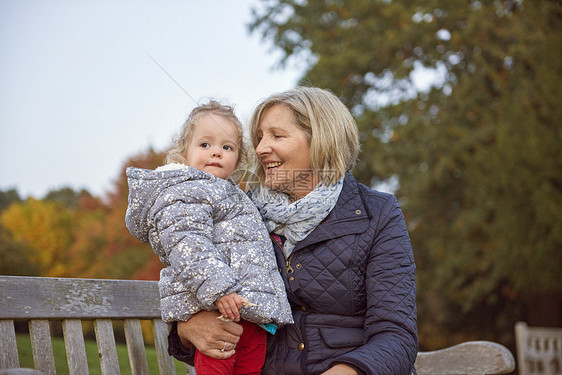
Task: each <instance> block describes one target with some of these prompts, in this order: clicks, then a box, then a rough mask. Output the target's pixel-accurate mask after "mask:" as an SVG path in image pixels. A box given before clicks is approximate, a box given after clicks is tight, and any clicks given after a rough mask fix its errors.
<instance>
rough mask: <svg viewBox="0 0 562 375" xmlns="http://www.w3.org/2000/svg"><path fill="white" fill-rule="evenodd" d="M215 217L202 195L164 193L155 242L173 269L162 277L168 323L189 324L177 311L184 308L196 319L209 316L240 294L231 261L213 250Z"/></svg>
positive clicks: (200, 192)
mask: <svg viewBox="0 0 562 375" xmlns="http://www.w3.org/2000/svg"><path fill="white" fill-rule="evenodd" d="M214 214H215V213H214V212H213V207H212V205H211V203H210V202H209V201H208V200H207V195H206V194H205V192H204V190H202V189H192V190H191V191H190V194H189V195H186V194H174V193H173V191H172V192H164V193H163V194H162V196H161V197H160V198H159V199H158V200H157V202H156V204H155V205H154V207H153V210H152V213H151V216H152V218H153V222H154V227H155V234H156V235H155V236H151V241H159V242H160V246H159V247H158V248H160V249H161V251H162V252H163V253H164V254H158V255H160V256H161V258H163V259H167V263H168V264H167V267H166V268H165V269H164V270H163V271H162V273H161V277H160V293H161V297H162V303H161V308H162V316H163V317H166V320H186V319H185V312H182V311H177V312H176V311H175V310H178V309H179V310H182V309H180V306H182V305H183V304H185V306H184V307H185V309H186V310H187V311H188V312H189V313H191V314H193V313H195V312H197V311H199V310H201V308H203V309H207V310H210V309H213V308H214V302H215V301H216V300H217V299H218V298H219V297H220V296H222V295H224V294H228V293H231V292H234V291H238V290H239V289H240V285H238V284H237V283H236V278H235V277H234V275H233V273H232V270H231V269H230V267H229V266H228V264H229V261H228V259H227V255H225V254H224V253H220V252H219V251H218V249H217V248H216V247H215V245H214V244H213V235H214V228H213V226H214V221H213V215H214ZM153 248H156V247H155V246H153ZM180 301H181V302H180ZM194 305H195V306H194Z"/></svg>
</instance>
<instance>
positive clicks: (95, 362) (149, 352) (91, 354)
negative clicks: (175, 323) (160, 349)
mask: <svg viewBox="0 0 562 375" xmlns="http://www.w3.org/2000/svg"><path fill="white" fill-rule="evenodd" d="M17 342H18V352H19V359H20V366H21V367H27V368H33V367H34V366H33V354H32V352H31V341H30V339H29V336H28V335H25V334H18V335H17ZM52 343H53V354H54V356H55V367H56V370H57V375H62V374H68V366H67V364H66V351H65V347H64V340H63V339H62V338H58V337H53V338H52ZM85 344H86V356H87V357H88V368H89V370H90V375H98V374H100V375H101V368H100V363H99V359H98V348H97V345H96V342H95V341H85ZM117 357H118V359H119V368H120V370H121V374H122V375H129V374H131V368H130V367H129V357H128V354H127V346H126V345H125V344H121V343H117ZM146 360H147V362H148V369H149V372H150V374H158V360H157V359H156V350H155V349H154V347H150V346H149V347H147V349H146ZM174 361H175V364H176V374H183V375H185V373H186V371H185V365H184V364H183V363H181V362H178V361H176V360H174Z"/></svg>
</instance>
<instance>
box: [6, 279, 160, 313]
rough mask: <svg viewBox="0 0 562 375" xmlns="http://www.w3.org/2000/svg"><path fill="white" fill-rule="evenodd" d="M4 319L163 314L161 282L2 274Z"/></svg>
mask: <svg viewBox="0 0 562 375" xmlns="http://www.w3.org/2000/svg"><path fill="white" fill-rule="evenodd" d="M0 284H1V285H2V288H0V301H2V306H1V309H2V318H4V319H22V318H23V319H42V318H46V319H71V318H79V319H97V318H115V319H123V318H124V317H126V318H139V319H143V318H144V319H152V318H153V317H155V316H160V312H159V305H160V299H159V297H158V282H156V281H133V280H101V279H67V278H51V277H19V276H0Z"/></svg>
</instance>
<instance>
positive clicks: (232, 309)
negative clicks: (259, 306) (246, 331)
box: [215, 292, 242, 322]
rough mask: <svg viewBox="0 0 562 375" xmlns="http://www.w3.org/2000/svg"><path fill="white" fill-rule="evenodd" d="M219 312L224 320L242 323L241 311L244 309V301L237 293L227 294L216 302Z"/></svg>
mask: <svg viewBox="0 0 562 375" xmlns="http://www.w3.org/2000/svg"><path fill="white" fill-rule="evenodd" d="M215 305H217V308H218V309H219V312H220V313H221V314H222V316H223V317H224V318H227V319H230V320H233V321H235V322H238V321H240V309H241V308H242V299H241V298H240V296H239V295H238V294H236V292H233V293H230V294H227V295H226V296H222V297H221V298H219V300H218V301H217V302H215Z"/></svg>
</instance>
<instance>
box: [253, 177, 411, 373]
mask: <svg viewBox="0 0 562 375" xmlns="http://www.w3.org/2000/svg"><path fill="white" fill-rule="evenodd" d="M274 242H275V241H274ZM274 248H275V251H276V256H277V262H278V265H279V266H280V269H281V274H282V276H283V279H284V281H285V285H286V288H287V296H288V298H289V301H290V302H291V305H292V307H293V317H294V319H295V324H291V325H287V326H284V327H282V328H281V329H280V330H279V331H278V333H276V334H275V335H274V336H271V335H268V336H269V338H270V340H269V342H268V354H267V358H266V363H265V366H264V370H263V374H267V375H270V374H287V375H289V374H320V373H322V372H323V371H326V370H327V369H329V368H330V367H332V366H334V365H335V364H337V363H345V364H348V365H351V366H352V367H353V368H355V369H356V370H357V371H358V372H359V373H360V374H361V373H364V374H378V375H381V374H396V375H407V374H410V373H411V372H414V371H415V370H414V361H415V359H416V354H417V350H418V339H417V327H416V291H415V264H414V256H413V252H412V247H411V245H410V239H409V236H408V232H407V230H406V224H405V222H404V217H403V215H402V211H401V209H400V207H399V205H398V202H397V200H396V198H395V197H394V196H393V195H390V194H384V193H380V192H377V191H373V190H371V189H369V188H367V187H366V186H364V185H362V184H359V183H358V182H356V181H355V179H354V178H353V177H352V176H351V174H349V173H348V174H347V176H346V178H345V181H344V185H343V189H342V192H341V194H340V197H339V199H338V202H337V204H336V206H335V207H334V209H333V210H332V212H331V213H330V214H329V215H328V217H326V219H324V221H323V222H322V223H321V224H320V225H319V226H318V227H317V228H316V229H315V230H314V231H313V232H312V233H310V234H309V235H308V237H307V238H305V239H304V240H303V241H301V242H299V243H298V244H297V245H296V247H295V249H294V251H293V253H292V254H291V256H290V257H289V259H285V256H284V255H283V251H282V250H281V247H280V244H279V243H277V244H274Z"/></svg>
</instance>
